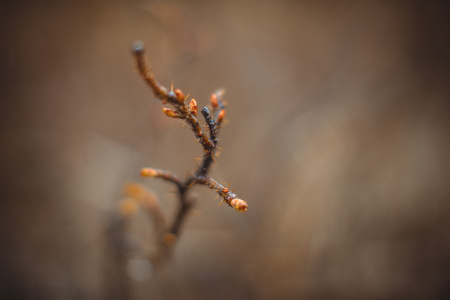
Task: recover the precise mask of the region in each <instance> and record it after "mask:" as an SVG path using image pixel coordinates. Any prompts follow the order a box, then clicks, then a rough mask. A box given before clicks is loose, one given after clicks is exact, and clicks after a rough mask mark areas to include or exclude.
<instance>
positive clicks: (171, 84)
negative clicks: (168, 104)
mask: <svg viewBox="0 0 450 300" xmlns="http://www.w3.org/2000/svg"><path fill="white" fill-rule="evenodd" d="M170 91H171V92H173V81H172V82H171V83H170Z"/></svg>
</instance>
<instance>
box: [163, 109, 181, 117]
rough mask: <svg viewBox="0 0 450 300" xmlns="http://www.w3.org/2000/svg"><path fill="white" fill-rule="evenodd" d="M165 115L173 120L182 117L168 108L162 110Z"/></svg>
mask: <svg viewBox="0 0 450 300" xmlns="http://www.w3.org/2000/svg"><path fill="white" fill-rule="evenodd" d="M162 111H163V113H165V114H166V116H168V117H171V118H181V115H180V113H179V112H177V111H174V110H173V109H170V108H167V107H163V109H162Z"/></svg>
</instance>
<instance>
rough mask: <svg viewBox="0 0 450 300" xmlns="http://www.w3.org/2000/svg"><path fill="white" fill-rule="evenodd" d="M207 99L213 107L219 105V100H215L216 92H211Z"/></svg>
mask: <svg viewBox="0 0 450 300" xmlns="http://www.w3.org/2000/svg"><path fill="white" fill-rule="evenodd" d="M209 100H210V101H211V105H212V107H213V108H217V107H218V106H219V101H218V100H217V96H216V94H212V95H211V98H209Z"/></svg>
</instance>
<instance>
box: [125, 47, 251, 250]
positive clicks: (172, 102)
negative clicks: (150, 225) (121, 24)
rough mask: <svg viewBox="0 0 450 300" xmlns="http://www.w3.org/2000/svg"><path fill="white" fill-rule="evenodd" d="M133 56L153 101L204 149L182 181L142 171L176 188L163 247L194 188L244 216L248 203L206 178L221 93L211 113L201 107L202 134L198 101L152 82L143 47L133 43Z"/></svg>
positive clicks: (166, 174)
mask: <svg viewBox="0 0 450 300" xmlns="http://www.w3.org/2000/svg"><path fill="white" fill-rule="evenodd" d="M133 54H134V58H135V60H136V65H137V68H138V70H139V73H140V75H141V76H142V78H143V79H144V81H145V82H146V83H147V84H148V85H149V86H150V88H151V89H152V91H153V93H154V94H155V97H156V98H158V99H159V100H161V103H162V104H163V105H167V106H164V107H163V113H164V114H166V115H167V116H168V117H171V118H176V119H181V120H183V121H185V122H186V123H187V124H188V125H189V127H190V128H191V130H192V132H193V133H194V136H195V138H196V139H197V141H198V142H199V143H200V144H201V146H202V149H203V157H202V162H201V164H200V165H199V166H198V167H197V169H196V170H195V172H194V173H193V175H190V176H188V177H186V178H181V177H179V176H177V175H174V174H172V173H171V172H169V171H164V170H159V169H154V168H143V169H142V170H141V175H142V176H144V177H155V178H162V179H164V180H166V181H169V182H171V183H173V184H174V185H176V187H177V191H178V199H179V202H180V207H179V209H178V211H177V214H176V217H175V220H174V221H173V223H172V225H171V226H169V227H168V230H167V233H166V234H165V235H164V237H163V244H165V245H168V244H169V243H172V242H173V241H174V240H175V239H176V237H177V236H178V234H179V231H180V228H181V226H182V224H183V222H184V220H185V218H186V216H187V214H188V212H189V211H190V209H191V208H192V206H193V204H194V199H193V198H192V197H189V195H188V192H189V190H190V189H191V188H192V187H193V186H194V185H196V184H201V185H205V186H207V187H209V188H210V189H212V190H215V191H216V192H217V193H218V194H219V195H220V196H221V197H222V198H223V202H226V203H227V204H228V205H229V206H231V207H233V208H235V209H236V210H237V211H241V212H245V211H246V210H247V208H248V205H247V202H245V201H244V200H242V199H239V198H238V197H237V195H236V194H235V193H233V192H231V191H230V190H229V189H228V187H224V186H223V185H222V184H220V183H219V182H217V181H216V180H215V179H213V178H210V177H208V176H207V174H208V172H209V170H210V168H211V165H212V163H213V162H214V160H215V152H216V149H217V144H218V141H219V140H218V133H219V128H220V127H221V124H222V122H223V120H224V118H225V103H224V102H223V95H224V90H218V91H217V92H215V93H213V94H212V95H211V98H210V102H211V109H212V110H211V111H210V110H209V109H208V108H207V107H204V108H203V109H202V110H201V113H202V116H203V118H204V119H205V122H206V126H207V131H208V134H205V131H204V130H203V129H202V126H201V125H200V122H199V120H198V118H197V110H198V108H197V101H196V100H195V99H191V100H190V101H189V102H188V101H187V100H188V97H185V94H184V93H183V91H182V90H180V89H174V90H173V88H172V87H171V89H170V90H169V89H167V88H166V87H164V86H163V85H161V84H160V83H159V82H158V81H157V80H156V79H155V77H154V75H153V73H152V72H150V68H149V66H148V64H147V62H146V59H145V50H144V45H143V43H142V42H136V43H135V44H134V46H133Z"/></svg>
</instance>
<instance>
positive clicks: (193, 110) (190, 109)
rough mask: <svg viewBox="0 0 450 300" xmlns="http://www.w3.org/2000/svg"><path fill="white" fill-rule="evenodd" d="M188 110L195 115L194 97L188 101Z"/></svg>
mask: <svg viewBox="0 0 450 300" xmlns="http://www.w3.org/2000/svg"><path fill="white" fill-rule="evenodd" d="M189 111H190V112H191V114H193V115H194V116H197V101H195V99H193V98H192V99H191V101H190V102H189Z"/></svg>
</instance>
